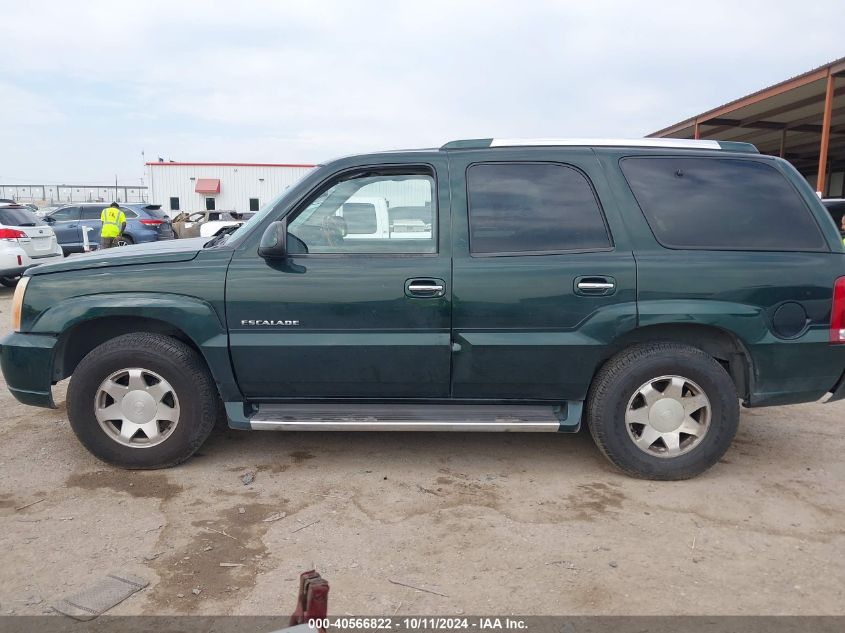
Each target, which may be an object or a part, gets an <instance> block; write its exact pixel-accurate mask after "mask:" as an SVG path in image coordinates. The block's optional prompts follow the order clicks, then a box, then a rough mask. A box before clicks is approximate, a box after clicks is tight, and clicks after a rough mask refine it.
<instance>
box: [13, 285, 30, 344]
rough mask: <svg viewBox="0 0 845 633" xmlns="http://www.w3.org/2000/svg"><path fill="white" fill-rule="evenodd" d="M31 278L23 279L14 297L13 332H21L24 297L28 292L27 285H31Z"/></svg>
mask: <svg viewBox="0 0 845 633" xmlns="http://www.w3.org/2000/svg"><path fill="white" fill-rule="evenodd" d="M30 279H31V278H30V277H21V280H20V281H19V282H18V286H17V288H15V296H14V297H12V330H14V331H15V332H20V331H21V309H22V308H23V295H24V293H25V292H26V285H27V284H28V283H29V280H30Z"/></svg>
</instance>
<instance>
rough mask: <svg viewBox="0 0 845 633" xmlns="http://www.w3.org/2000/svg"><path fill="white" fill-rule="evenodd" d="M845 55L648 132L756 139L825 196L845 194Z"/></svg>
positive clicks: (697, 136)
mask: <svg viewBox="0 0 845 633" xmlns="http://www.w3.org/2000/svg"><path fill="white" fill-rule="evenodd" d="M843 76H845V57H843V58H842V59H837V60H836V61H833V62H830V63H829V64H825V65H824V66H820V67H818V68H815V69H813V70H810V71H807V72H806V73H803V74H801V75H798V76H797V77H793V78H792V79H787V80H785V81H782V82H780V83H778V84H775V85H774V86H770V87H769V88H765V89H763V90H760V91H758V92H755V93H753V94H750V95H748V96H746V97H742V98H741V99H737V100H736V101H731V102H730V103H727V104H725V105H722V106H719V107H717V108H713V109H712V110H708V111H707V112H703V113H702V114H699V115H697V116H694V117H690V118H689V119H686V120H685V121H681V122H680V123H676V124H675V125H671V126H669V127H667V128H664V129H662V130H659V131H657V132H654V133H653V134H650V135H649V136H653V137H654V136H657V137H666V138H697V139H714V140H720V141H746V142H748V143H753V144H754V145H756V146H757V148H758V149H759V150H760V151H761V152H762V153H764V154H773V155H775V156H781V157H783V158H786V159H787V160H789V161H790V162H791V163H792V164H793V165H795V167H797V168H798V170H799V171H800V172H801V173H802V174H803V175H804V177H805V178H807V180H808V181H809V182H810V184H811V185H813V186H814V187H815V188H816V190H817V191H819V192H822V194H823V195H825V196H826V197H833V196H843V195H845V85H843V84H844V83H845V82H843V81H842V80H841V78H842V77H843Z"/></svg>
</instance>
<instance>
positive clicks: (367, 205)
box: [335, 197, 432, 240]
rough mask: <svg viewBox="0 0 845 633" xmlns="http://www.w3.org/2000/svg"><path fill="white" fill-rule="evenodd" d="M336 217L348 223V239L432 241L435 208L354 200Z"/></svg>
mask: <svg viewBox="0 0 845 633" xmlns="http://www.w3.org/2000/svg"><path fill="white" fill-rule="evenodd" d="M335 215H337V216H338V217H342V218H343V219H344V221H345V222H346V235H345V236H344V239H347V240H353V239H373V238H382V239H387V238H394V239H403V240H412V239H426V240H427V239H431V218H432V215H431V207H423V206H394V207H391V206H390V203H389V202H388V200H387V199H386V198H375V197H353V198H350V200H349V202H346V203H344V204H343V206H341V207H340V208H339V209H338V210H337V212H335Z"/></svg>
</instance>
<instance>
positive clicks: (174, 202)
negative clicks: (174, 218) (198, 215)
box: [170, 198, 179, 211]
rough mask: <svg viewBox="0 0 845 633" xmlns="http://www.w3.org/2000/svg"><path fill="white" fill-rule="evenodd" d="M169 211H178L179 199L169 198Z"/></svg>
mask: <svg viewBox="0 0 845 633" xmlns="http://www.w3.org/2000/svg"><path fill="white" fill-rule="evenodd" d="M170 210H171V211H178V210H179V198H170Z"/></svg>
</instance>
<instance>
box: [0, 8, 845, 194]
mask: <svg viewBox="0 0 845 633" xmlns="http://www.w3.org/2000/svg"><path fill="white" fill-rule="evenodd" d="M5 5H7V6H3V7H2V14H3V21H4V37H3V40H4V41H3V43H2V44H0V82H2V84H3V85H4V86H5V87H6V88H7V89H8V90H10V91H11V92H9V93H7V92H5V91H4V92H3V93H2V94H4V98H3V99H2V105H0V129H8V128H10V127H11V128H15V129H16V130H17V135H16V136H15V138H16V139H25V140H26V142H25V143H20V144H18V145H17V147H16V150H17V151H16V152H15V155H16V157H15V159H14V165H15V169H16V170H17V171H21V172H24V171H25V173H27V174H30V175H31V177H32V178H41V177H44V178H46V177H52V178H64V177H66V176H65V174H67V172H68V171H71V172H72V173H71V174H68V176H67V177H69V176H70V175H79V176H84V177H90V178H99V179H108V178H111V177H112V175H113V173H114V172H115V171H118V172H119V173H121V174H123V173H126V174H127V178H129V177H133V178H134V177H135V176H136V175H137V174H140V172H141V165H140V161H139V156H140V151H141V150H142V149H144V150H146V152H147V155H148V156H153V155H154V154H155V155H162V156H165V157H169V158H174V159H175V158H180V159H184V160H256V161H265V160H266V161H269V160H276V161H296V162H299V161H318V160H322V159H325V158H327V157H331V156H333V155H337V154H344V153H349V152H354V151H366V150H370V149H375V148H392V147H408V146H419V145H424V146H431V145H439V144H440V143H442V142H444V141H446V140H449V139H450V138H460V137H472V136H490V135H501V136H549V135H568V136H584V135H593V136H601V135H606V136H639V135H643V134H646V133H648V132H651V131H653V130H654V129H657V128H659V127H663V126H664V125H668V124H670V123H673V122H676V121H678V120H680V119H682V118H685V117H687V116H690V115H693V114H695V113H697V112H700V111H702V110H704V109H707V108H709V107H712V106H715V105H718V104H720V103H723V102H725V101H727V100H730V99H732V98H735V97H738V96H741V95H743V94H746V93H748V92H750V91H752V90H755V89H758V88H761V87H763V86H765V85H767V84H770V83H773V82H775V81H779V80H781V79H783V78H785V77H787V76H790V75H793V74H796V73H799V72H803V71H804V70H807V69H809V68H810V67H812V66H815V65H818V64H821V63H824V62H825V61H828V60H829V59H831V58H834V57H837V56H839V55H840V54H841V47H840V32H839V31H840V27H839V24H840V23H841V20H838V19H835V18H836V16H837V15H839V16H840V17H841V14H842V13H843V12H842V10H841V8H840V3H838V2H834V1H828V2H820V3H817V4H815V5H813V6H806V5H796V4H795V3H792V2H783V1H782V2H760V1H753V2H744V3H736V2H727V1H725V0H722V1H715V2H711V3H709V4H708V5H707V6H706V7H702V6H700V5H693V4H690V3H674V4H669V3H665V2H656V1H655V2H638V3H621V2H608V1H595V2H590V3H574V2H572V3H570V2H556V1H552V0H545V1H543V0H534V1H532V2H523V3H516V2H513V1H510V2H504V1H502V0H498V1H489V0H488V1H481V0H467V1H445V0H430V1H429V2H426V3H417V2H388V1H387V0H371V1H368V2H364V3H352V2H346V1H340V0H321V1H320V2H308V1H286V2H276V1H272V0H269V1H262V2H255V1H248V0H244V1H242V2H216V3H208V2H202V1H200V0H190V1H179V2H173V1H172V0H171V1H167V2H165V1H161V0H145V1H143V2H141V1H126V2H114V1H103V0H97V1H93V2H87V3H69V2H39V1H37V0H36V1H34V2H27V3H13V2H6V3H5ZM728 16H729V18H728ZM808 24H812V37H806V36H805V35H804V34H805V33H806V28H807V27H806V26H805V25H808ZM36 34H37V35H36ZM785 43H788V45H785ZM4 53H5V54H4ZM7 94H13V95H15V96H16V97H18V99H19V103H18V104H15V105H11V106H10V105H8V101H9V99H8V98H6V95H7ZM33 147H38V148H39V150H47V152H46V155H45V154H44V153H43V151H40V152H39V155H38V156H35V154H34V153H33V152H32V148H33ZM69 157H74V158H73V160H70V158H69ZM10 160H12V159H10V158H9V157H8V155H4V156H0V174H3V173H6V172H8V171H9V169H10V168H9V167H8V166H7V165H5V164H4V161H10Z"/></svg>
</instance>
